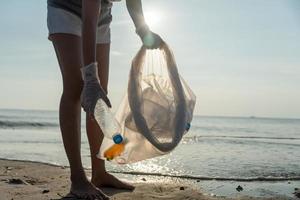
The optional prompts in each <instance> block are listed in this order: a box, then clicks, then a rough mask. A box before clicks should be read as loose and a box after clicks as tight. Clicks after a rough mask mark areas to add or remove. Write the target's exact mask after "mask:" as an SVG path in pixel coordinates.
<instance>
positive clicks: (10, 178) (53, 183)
mask: <svg viewBox="0 0 300 200" xmlns="http://www.w3.org/2000/svg"><path fill="white" fill-rule="evenodd" d="M87 174H88V176H89V175H90V170H87ZM116 176H118V177H120V178H121V179H124V178H125V179H126V175H122V174H116ZM137 180H140V181H137ZM126 181H128V182H131V183H133V184H134V185H135V186H136V189H135V190H134V191H124V190H116V189H111V188H102V190H103V191H104V192H105V193H106V194H107V195H109V196H111V199H120V200H127V199H128V200H129V199H137V200H140V199H143V200H150V199H151V200H152V199H173V200H182V199H190V200H192V199H195V200H196V199H198V200H204V199H205V200H206V199H207V200H210V199H245V200H248V199H278V200H279V199H291V198H289V197H284V196H274V197H268V198H257V197H246V196H239V197H234V198H233V197H213V196H210V195H208V194H206V193H205V192H203V191H202V190H201V189H199V188H198V187H196V185H193V183H192V182H188V181H182V180H178V179H172V178H164V177H157V178H156V179H155V178H148V177H146V176H144V178H141V177H138V179H129V180H128V178H127V180H126ZM69 186H70V181H69V168H66V167H60V166H54V165H50V164H43V163H38V162H29V161H12V160H0V194H1V195H0V200H12V199H13V200H18V199H22V200H26V199H28V200H29V199H30V200H41V199H66V198H64V197H65V196H66V195H67V194H68V191H69ZM295 198H296V197H295ZM67 199H69V200H70V199H72V198H67ZM73 199H74V198H73Z"/></svg>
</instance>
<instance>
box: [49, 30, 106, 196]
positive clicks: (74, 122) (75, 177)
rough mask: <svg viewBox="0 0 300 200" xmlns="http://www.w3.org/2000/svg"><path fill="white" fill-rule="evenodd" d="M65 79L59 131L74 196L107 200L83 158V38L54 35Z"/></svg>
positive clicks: (53, 38)
mask: <svg viewBox="0 0 300 200" xmlns="http://www.w3.org/2000/svg"><path fill="white" fill-rule="evenodd" d="M51 39H52V41H53V46H54V49H55V52H56V55H57V59H58V62H59V65H60V69H61V73H62V78H63V94H62V96H61V101H60V108H59V120H60V128H61V133H62V138H63V143H64V147H65V151H66V154H67V157H68V160H69V163H70V169H71V182H72V185H71V193H73V194H74V195H77V196H79V197H83V198H90V199H95V198H98V199H104V195H103V194H102V192H101V191H100V190H99V189H98V188H96V187H95V186H94V185H93V184H91V183H90V182H89V181H88V179H87V177H86V175H85V172H84V169H83V166H82V162H81V155H80V142H81V138H80V118H81V116H80V113H81V106H80V94H81V89H82V84H83V82H82V78H81V73H80V67H81V66H82V55H81V39H80V38H79V37H77V36H75V35H70V34H53V35H51Z"/></svg>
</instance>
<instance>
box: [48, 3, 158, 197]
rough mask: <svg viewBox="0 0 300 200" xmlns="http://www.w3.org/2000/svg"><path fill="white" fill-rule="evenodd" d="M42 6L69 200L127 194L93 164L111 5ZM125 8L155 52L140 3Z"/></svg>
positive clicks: (100, 166) (102, 167)
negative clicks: (56, 73)
mask: <svg viewBox="0 0 300 200" xmlns="http://www.w3.org/2000/svg"><path fill="white" fill-rule="evenodd" d="M47 4H48V6H47V8H48V15H47V24H48V29H49V40H51V41H52V43H53V46H54V49H55V52H56V56H57V59H58V63H59V66H60V70H61V74H62V79H63V93H62V96H61V101H60V108H59V120H60V129H61V133H62V138H63V143H64V147H65V151H66V154H67V157H68V160H69V164H70V170H71V176H70V179H71V182H72V184H71V189H70V194H71V195H73V196H75V197H79V198H83V199H107V198H108V197H107V196H105V195H104V194H103V193H102V192H101V190H100V189H99V188H100V187H103V186H106V187H114V188H119V189H129V190H132V189H134V187H133V186H132V185H130V184H128V183H125V182H122V181H121V180H119V179H117V178H116V177H114V176H113V175H111V174H109V173H107V172H106V169H105V163H104V161H103V160H100V159H97V158H96V154H97V153H98V150H99V148H100V145H101V143H102V138H103V133H102V131H101V129H100V128H99V126H98V124H97V123H96V121H95V120H94V118H93V113H94V109H95V104H96V102H97V100H98V99H99V98H102V99H103V100H104V101H105V102H106V104H107V105H108V106H111V105H110V101H109V99H108V98H107V84H108V71H109V52H110V23H111V21H112V15H111V7H112V2H111V1H109V0H47ZM126 5H127V9H128V12H129V14H130V16H131V18H132V20H133V22H134V25H135V27H136V33H137V34H138V35H139V36H140V38H141V40H142V41H143V45H144V46H145V47H146V48H151V49H152V48H158V47H159V46H160V45H161V43H162V39H161V38H160V36H159V35H157V34H155V33H153V32H151V31H150V29H149V28H148V26H147V25H146V23H145V20H144V16H143V10H142V3H141V0H126ZM149 38H150V40H149ZM80 97H81V98H80ZM80 99H81V100H80ZM80 105H82V107H83V108H84V110H85V111H86V113H87V117H86V129H87V136H88V141H89V145H90V152H91V164H92V177H91V181H89V180H88V178H87V177H86V174H85V172H84V169H83V166H82V160H81V154H80V143H81V137H80V127H81V125H80V121H81V120H80V119H81V115H80V113H81V106H80Z"/></svg>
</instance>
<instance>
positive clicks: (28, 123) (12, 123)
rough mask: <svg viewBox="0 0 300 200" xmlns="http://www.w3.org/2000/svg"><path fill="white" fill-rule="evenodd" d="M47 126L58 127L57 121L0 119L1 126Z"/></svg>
mask: <svg viewBox="0 0 300 200" xmlns="http://www.w3.org/2000/svg"><path fill="white" fill-rule="evenodd" d="M26 127H28V128H43V127H44V128H46V127H58V124H57V123H51V122H33V121H0V128H26Z"/></svg>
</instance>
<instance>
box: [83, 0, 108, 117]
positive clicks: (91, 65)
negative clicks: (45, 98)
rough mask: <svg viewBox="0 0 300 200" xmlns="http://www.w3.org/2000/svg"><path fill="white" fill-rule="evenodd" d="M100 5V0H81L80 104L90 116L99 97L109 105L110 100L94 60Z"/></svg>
mask: <svg viewBox="0 0 300 200" xmlns="http://www.w3.org/2000/svg"><path fill="white" fill-rule="evenodd" d="M100 6H101V4H100V0H83V1H82V56H83V66H84V67H82V68H81V72H82V78H83V82H84V85H83V89H82V93H81V105H82V107H83V109H84V110H85V111H86V112H87V113H88V114H89V115H92V116H93V115H94V109H95V106H96V103H97V101H98V100H99V99H103V100H104V102H105V103H106V104H107V105H108V106H109V107H111V104H110V101H109V99H108V98H107V96H106V93H105V91H104V90H103V88H102V87H101V84H100V80H99V77H98V64H97V62H96V37H97V35H96V33H97V24H98V18H99V14H100V13H99V10H100Z"/></svg>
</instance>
